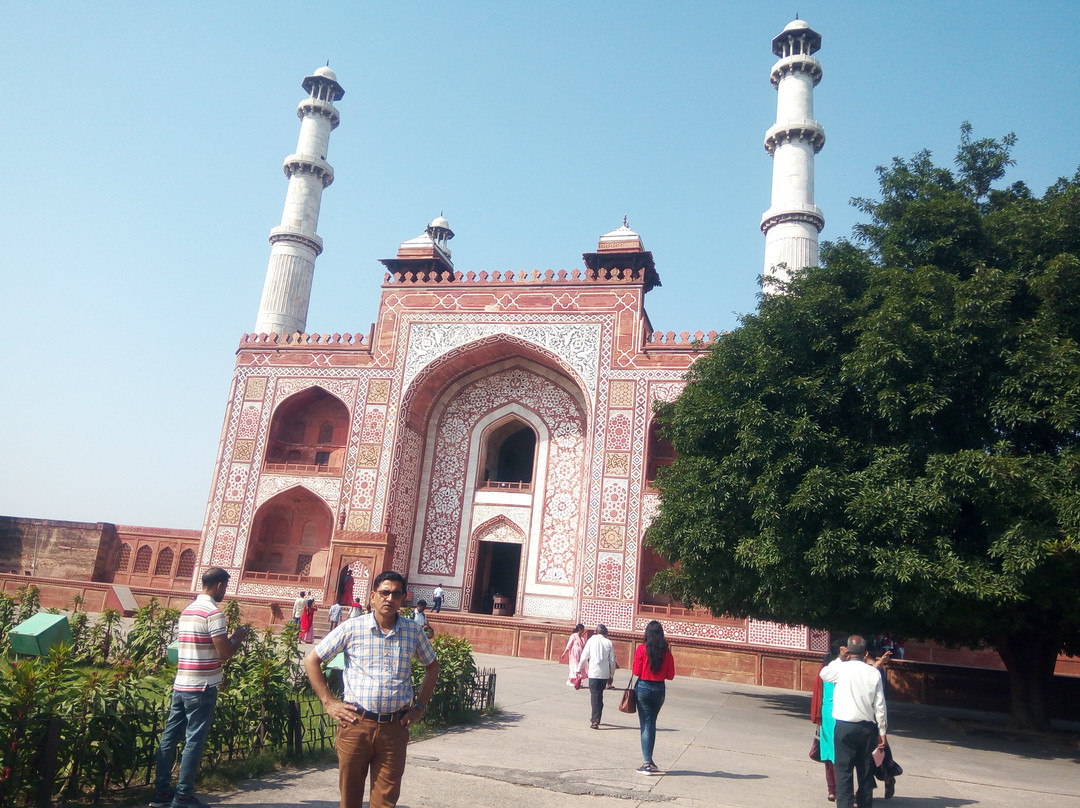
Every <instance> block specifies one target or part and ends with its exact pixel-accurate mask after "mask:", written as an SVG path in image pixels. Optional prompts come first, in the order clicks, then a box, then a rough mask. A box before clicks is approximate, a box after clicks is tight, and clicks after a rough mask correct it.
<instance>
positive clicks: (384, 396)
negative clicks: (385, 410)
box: [367, 379, 390, 404]
mask: <svg viewBox="0 0 1080 808" xmlns="http://www.w3.org/2000/svg"><path fill="white" fill-rule="evenodd" d="M367 400H368V404H386V403H388V402H389V401H390V380H389V379H372V380H371V381H370V382H368V394H367Z"/></svg>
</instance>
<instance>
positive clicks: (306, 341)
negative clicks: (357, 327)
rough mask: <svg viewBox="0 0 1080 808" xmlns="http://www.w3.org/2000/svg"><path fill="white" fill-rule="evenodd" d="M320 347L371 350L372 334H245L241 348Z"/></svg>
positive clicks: (241, 341)
mask: <svg viewBox="0 0 1080 808" xmlns="http://www.w3.org/2000/svg"><path fill="white" fill-rule="evenodd" d="M311 345H318V346H321V347H323V348H326V347H340V348H363V349H364V350H368V351H370V350H371V334H306V333H301V332H299V331H297V332H296V333H294V334H244V335H243V336H242V337H241V338H240V347H241V348H251V347H278V348H283V347H300V346H305V347H306V346H311Z"/></svg>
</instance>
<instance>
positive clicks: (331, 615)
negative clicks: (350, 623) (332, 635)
mask: <svg viewBox="0 0 1080 808" xmlns="http://www.w3.org/2000/svg"><path fill="white" fill-rule="evenodd" d="M341 611H342V609H341V604H340V603H339V602H337V601H334V604H333V605H332V606H331V607H330V611H328V612H327V613H326V618H327V619H328V620H329V621H330V631H333V630H334V629H335V628H337V624H338V623H340V622H341Z"/></svg>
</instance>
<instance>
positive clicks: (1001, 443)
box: [647, 124, 1080, 727]
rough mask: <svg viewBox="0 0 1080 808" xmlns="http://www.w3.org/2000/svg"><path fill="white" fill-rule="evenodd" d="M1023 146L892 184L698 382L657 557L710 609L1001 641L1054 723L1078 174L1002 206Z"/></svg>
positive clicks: (1007, 142) (662, 516)
mask: <svg viewBox="0 0 1080 808" xmlns="http://www.w3.org/2000/svg"><path fill="white" fill-rule="evenodd" d="M1013 143H1014V138H1013V136H1012V135H1010V136H1008V137H1006V138H1003V139H1001V140H993V139H985V140H973V139H972V137H971V129H970V126H968V125H967V124H965V125H964V126H963V128H962V129H961V143H960V147H959V151H958V155H957V158H956V165H955V168H954V169H949V168H943V167H940V166H937V165H935V164H934V163H933V161H932V158H931V155H930V153H929V152H921V153H919V154H917V155H915V157H913V158H912V159H910V160H902V159H896V160H894V161H893V163H892V164H891V165H890V166H887V167H881V168H879V180H880V199H878V200H867V199H858V200H855V204H856V206H857V207H858V208H860V209H861V210H862V211H863V212H864V213H865V214H866V215H867V217H868V221H867V222H866V223H865V224H862V225H859V226H858V227H857V228H856V233H855V237H854V239H853V241H840V242H837V243H834V244H826V245H824V246H823V249H822V261H821V266H820V267H815V268H811V269H808V270H805V271H802V272H799V273H796V274H795V276H794V277H793V279H792V280H791V282H790V283H788V284H786V285H785V286H784V287H783V288H782V289H781V293H779V294H771V295H766V296H764V297H763V298H762V301H761V304H760V306H759V309H758V311H757V312H756V313H755V314H752V315H747V316H745V317H743V318H742V319H741V324H740V326H739V327H738V328H736V329H735V330H733V331H732V332H730V333H728V334H725V335H724V336H723V337H722V338H721V339H720V340H719V342H718V344H717V345H716V346H715V347H714V348H713V350H712V351H711V352H710V353H709V354H708V355H706V356H705V357H703V358H702V359H701V360H700V361H699V362H697V363H696V364H695V365H694V366H693V368H692V369H691V372H690V378H691V380H692V383H691V384H689V385H688V386H687V388H686V390H685V391H684V393H683V394H682V396H681V397H680V398H679V399H678V400H677V401H675V402H673V403H672V404H669V405H667V406H664V407H662V408H661V411H660V418H661V423H662V424H663V428H664V430H665V433H666V435H667V437H669V438H670V440H671V441H672V443H673V444H674V446H675V449H676V451H677V452H678V457H677V459H676V460H675V462H674V464H673V465H672V466H671V467H670V468H669V469H668V470H667V473H665V474H663V475H662V476H661V479H660V485H661V487H662V491H663V502H662V506H661V509H660V513H659V515H658V517H657V519H656V520H655V522H654V523H653V525H652V526H651V527H650V529H649V531H648V534H647V541H648V542H649V543H650V544H652V545H653V546H654V547H655V548H656V549H657V550H658V551H659V552H661V553H662V554H663V555H664V556H665V557H666V558H668V559H669V560H671V561H672V562H676V563H675V564H674V567H673V568H672V569H671V570H669V571H667V572H665V573H661V574H659V575H658V577H657V579H656V580H654V588H655V589H659V590H662V591H667V592H669V593H671V594H672V595H673V596H675V597H676V598H678V599H679V600H682V601H683V602H686V603H695V604H701V605H704V606H706V607H708V608H709V609H711V610H712V611H713V612H714V613H718V614H719V613H728V614H733V615H736V616H754V617H759V618H765V619H771V620H779V621H785V622H791V623H799V624H808V625H810V626H814V627H819V628H837V629H842V628H847V627H869V628H871V629H872V630H875V631H888V632H890V633H893V634H895V635H899V636H904V637H909V638H920V639H932V640H937V641H941V642H945V643H950V644H968V645H980V644H988V645H991V646H993V647H994V648H995V649H996V650H997V651H998V652H999V653H1000V654H1001V657H1002V659H1003V660H1004V662H1005V664H1006V667H1007V668H1008V671H1009V674H1010V677H1011V683H1012V693H1013V715H1014V718H1015V719H1016V720H1017V721H1018V722H1019V723H1021V724H1022V725H1025V726H1036V727H1044V726H1046V725H1047V710H1046V705H1047V695H1048V685H1049V683H1050V682H1051V679H1052V675H1053V669H1054V664H1055V659H1056V657H1057V654H1058V653H1059V652H1060V651H1061V650H1062V649H1064V650H1066V651H1069V652H1077V651H1080V591H1078V584H1080V171H1078V172H1077V174H1076V175H1075V176H1074V177H1073V178H1072V179H1071V180H1065V179H1062V180H1059V181H1058V182H1057V183H1056V184H1055V185H1054V186H1052V187H1051V188H1050V189H1048V190H1047V191H1046V193H1045V194H1044V195H1043V196H1042V197H1041V198H1037V197H1035V196H1033V195H1032V193H1031V192H1030V191H1029V190H1028V189H1027V187H1026V186H1024V185H1023V184H1022V183H1017V184H1014V185H1012V186H1011V187H1008V188H1007V189H995V188H993V187H992V186H993V185H995V184H997V183H998V181H999V180H1001V179H1002V178H1003V176H1004V174H1005V172H1006V170H1007V168H1008V166H1010V165H1011V164H1012V159H1011V158H1010V149H1011V147H1012V146H1013Z"/></svg>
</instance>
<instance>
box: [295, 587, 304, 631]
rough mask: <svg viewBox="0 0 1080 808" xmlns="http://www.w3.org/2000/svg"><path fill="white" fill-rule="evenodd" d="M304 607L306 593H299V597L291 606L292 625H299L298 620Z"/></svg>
mask: <svg viewBox="0 0 1080 808" xmlns="http://www.w3.org/2000/svg"><path fill="white" fill-rule="evenodd" d="M305 606H307V592H301V593H300V597H298V598H297V599H296V600H294V601H293V605H292V622H293V625H297V626H299V625H300V618H301V617H303V616H304V607H305Z"/></svg>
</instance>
